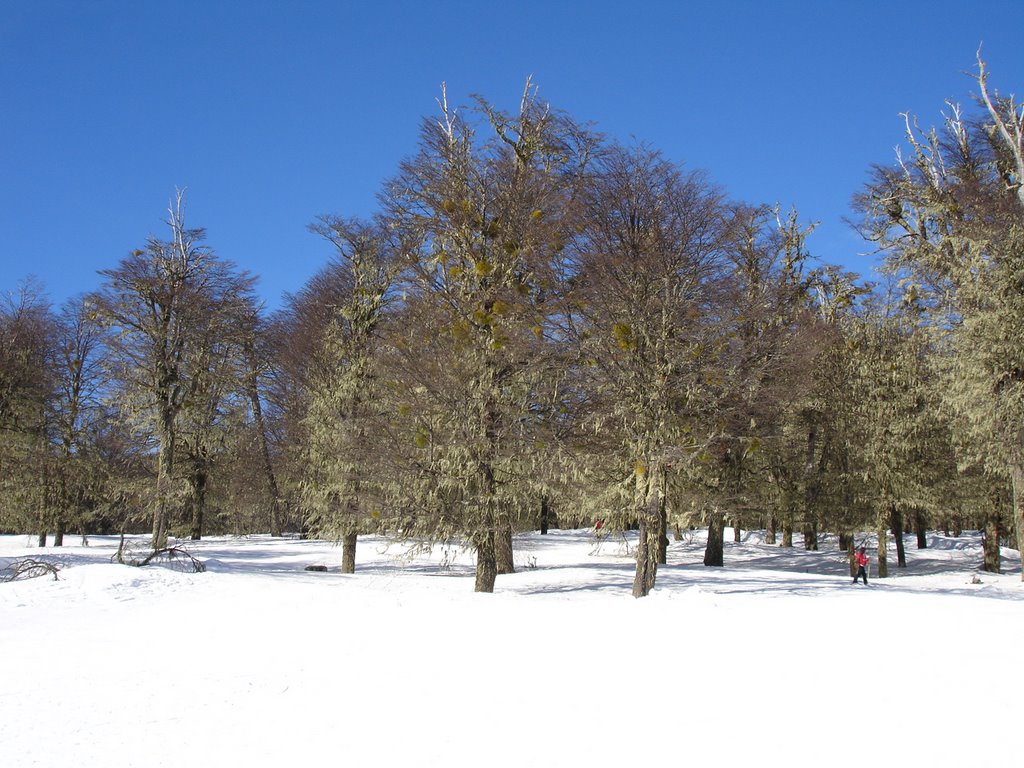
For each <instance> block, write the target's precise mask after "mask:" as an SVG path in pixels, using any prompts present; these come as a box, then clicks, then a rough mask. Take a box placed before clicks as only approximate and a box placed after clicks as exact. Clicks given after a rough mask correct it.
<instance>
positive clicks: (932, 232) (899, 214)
mask: <svg viewBox="0 0 1024 768" xmlns="http://www.w3.org/2000/svg"><path fill="white" fill-rule="evenodd" d="M976 81H977V84H978V91H979V100H980V102H981V104H982V105H983V108H984V109H983V112H982V114H981V115H979V116H978V117H977V118H974V119H971V118H968V117H967V116H966V115H965V114H964V112H963V110H962V109H961V108H960V107H959V106H958V105H956V104H952V103H950V104H949V112H948V113H947V114H946V115H945V121H944V124H943V126H942V128H941V129H939V130H936V129H932V130H929V131H922V130H921V129H919V128H918V126H917V123H916V121H914V120H912V119H911V118H910V116H907V117H906V132H905V137H906V141H907V145H908V146H909V150H910V151H909V154H908V156H906V157H904V156H902V155H901V156H899V157H898V162H897V164H896V165H895V166H894V167H886V168H878V169H876V172H875V178H874V180H873V181H872V182H871V183H870V184H869V185H868V187H867V189H866V190H865V192H864V193H863V195H862V196H861V197H860V199H859V204H860V207H861V210H862V211H863V212H864V224H865V231H866V234H867V235H868V236H869V237H870V238H872V239H874V240H875V241H876V242H878V243H879V244H880V246H881V247H882V248H883V249H884V250H885V252H886V253H887V255H888V256H887V257H888V258H889V259H890V261H891V262H892V263H893V264H894V265H895V266H897V267H899V268H902V269H905V270H906V271H907V272H908V273H909V274H910V275H912V276H913V277H914V280H909V281H906V283H905V289H906V291H907V293H908V294H915V295H917V296H920V297H921V301H922V304H923V305H924V306H925V307H926V308H927V310H928V312H929V313H930V316H931V318H932V325H933V327H934V328H935V329H936V331H937V332H940V333H941V335H942V343H943V344H945V345H948V348H949V350H950V352H951V353H950V354H949V355H945V356H944V357H943V359H946V360H948V361H949V368H948V371H947V375H948V378H947V386H946V387H945V394H946V402H947V404H948V406H949V407H950V409H951V412H952V413H953V415H954V418H955V430H954V431H955V433H956V434H958V435H960V436H961V437H962V439H961V440H960V444H959V446H958V447H959V461H960V463H961V465H962V466H963V467H965V468H968V467H972V466H973V467H977V468H979V469H981V470H983V471H984V472H986V473H987V474H989V476H990V477H991V478H992V482H993V485H994V486H998V484H1000V483H1007V482H1008V483H1009V484H1010V485H1011V486H1012V489H1013V507H1014V515H1013V517H1014V524H1015V528H1016V531H1017V543H1018V546H1019V547H1021V548H1024V374H1022V371H1024V348H1022V347H1021V345H1020V344H1019V343H1018V341H1019V339H1020V338H1021V337H1022V335H1024V293H1022V292H1021V290H1020V286H1021V284H1022V282H1024V109H1021V107H1019V106H1018V105H1017V103H1016V101H1015V100H1014V98H1013V97H1012V96H1010V97H1001V96H999V95H998V94H997V93H994V92H992V91H990V88H989V85H988V72H987V69H986V66H985V63H984V61H982V59H981V57H980V54H979V58H978V74H977V75H976ZM1022 580H1024V572H1022Z"/></svg>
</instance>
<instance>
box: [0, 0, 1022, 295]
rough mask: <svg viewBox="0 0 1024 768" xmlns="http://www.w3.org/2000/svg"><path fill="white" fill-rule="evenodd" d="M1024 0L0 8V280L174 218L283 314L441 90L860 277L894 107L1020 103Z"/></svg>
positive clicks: (142, 0) (926, 114)
mask: <svg viewBox="0 0 1024 768" xmlns="http://www.w3.org/2000/svg"><path fill="white" fill-rule="evenodd" d="M1022 29H1024V2H1021V1H1020V0H1013V1H1010V0H1005V1H1004V0H988V1H987V2H984V3H972V2H963V0H958V1H957V2H951V1H949V0H931V1H930V2H897V1H895V0H893V1H892V2H882V1H881V0H861V1H860V2H829V1H828V0H820V1H819V2H809V1H808V2H797V1H796V0H790V1H788V2H787V1H786V0H776V1H775V2H753V1H752V0H743V1H738V0H736V1H730V0H720V1H719V2H669V1H668V0H664V1H660V2H655V1H649V2H643V1H642V0H637V1H636V2H633V3H627V2H621V0H619V1H618V2H614V1H607V0H594V1H593V2H582V1H581V2H568V1H566V0H537V1H534V0H528V1H526V2H515V1H514V0H506V1H505V2H489V1H488V0H475V2H474V1H470V0H466V1H462V0H452V1H450V2H449V1H445V0H438V1H437V2H429V1H428V0H410V1H409V2H397V1H395V0H360V1H359V2H342V1H338V2H327V1H326V0H325V1H319V0H287V1H282V2H270V1H269V0H245V1H243V0H233V1H229V0H173V2H168V1H165V0H160V1H159V2H157V1H155V0H78V1H72V0H0V97H2V98H0V270H2V271H0V275H2V277H0V291H7V290H11V289H14V288H16V287H17V285H18V283H19V281H20V280H22V279H23V278H24V277H25V276H27V275H29V274H34V275H36V276H38V278H40V279H41V280H42V282H43V283H44V285H45V287H46V288H47V290H48V292H49V294H50V297H51V298H52V299H53V300H54V301H56V302H59V301H62V300H63V299H64V298H66V297H67V296H69V295H72V294H75V293H77V292H81V291H86V290H91V289H93V288H95V287H96V286H98V285H99V282H100V278H99V276H98V275H97V274H96V270H98V269H104V268H110V267H114V266H116V264H117V263H118V261H119V260H120V259H121V258H122V257H123V256H125V255H126V254H127V253H128V252H129V251H131V250H132V249H134V248H137V247H140V246H141V245H142V244H144V243H145V240H146V237H147V236H148V235H150V234H157V235H161V236H162V235H163V234H164V226H163V224H162V220H163V218H164V217H165V213H166V208H167V204H168V201H169V200H170V198H171V197H172V195H173V194H174V190H175V187H186V188H187V190H188V192H187V194H188V204H189V208H188V212H189V213H188V216H189V223H190V224H191V225H193V226H202V227H205V228H206V229H207V232H208V244H209V245H210V246H212V247H213V248H214V249H215V250H216V251H217V252H218V253H219V254H220V255H221V256H223V257H225V258H228V259H231V260H232V261H234V262H236V263H237V264H238V265H240V266H241V267H243V268H245V269H248V270H249V271H251V272H253V273H255V274H257V275H259V276H260V284H259V290H260V293H261V295H262V296H263V297H264V298H265V299H266V300H267V303H268V305H269V306H270V307H272V308H273V307H276V306H278V305H279V303H280V297H281V294H282V292H284V291H289V292H294V291H296V290H298V289H299V288H300V287H301V286H302V284H303V283H304V282H305V281H306V279H308V278H309V276H310V275H312V274H313V273H314V272H315V271H316V270H317V269H319V268H320V267H321V266H322V265H323V264H324V263H325V262H326V261H327V259H328V258H329V257H330V253H331V251H330V248H329V246H328V245H327V244H326V243H324V242H322V241H320V240H319V239H318V238H317V237H316V236H314V235H312V234H310V233H308V232H307V230H306V226H307V225H308V224H309V223H310V222H311V221H313V220H314V219H315V217H316V216H317V215H319V214H323V213H333V214H341V215H367V214H370V213H372V212H373V210H374V207H375V195H376V193H377V190H378V189H379V187H380V184H381V182H382V181H383V180H384V179H385V178H386V177H388V176H390V175H391V174H392V173H393V172H394V171H395V169H396V167H397V163H398V162H399V160H400V159H401V158H403V157H405V156H407V155H410V154H412V153H413V151H414V150H415V146H416V140H417V132H418V130H419V125H420V121H421V118H422V117H423V116H424V115H427V114H430V113H431V112H432V111H433V110H434V108H435V104H434V99H435V97H436V96H437V95H438V93H439V86H440V83H441V82H442V81H446V82H447V83H448V90H449V99H450V100H451V101H455V102H457V103H465V102H467V101H468V94H470V93H480V94H483V95H484V96H486V97H488V98H489V99H490V100H491V101H493V102H495V103H497V104H498V105H499V106H502V107H506V108H513V107H514V106H515V105H516V104H517V100H518V97H519V94H520V93H521V90H522V86H523V82H524V80H525V78H526V76H527V75H533V77H534V81H535V82H536V84H537V85H538V86H539V87H540V94H541V96H542V97H543V98H544V99H546V100H547V101H549V102H550V103H551V104H552V105H553V106H554V107H557V108H560V109H564V110H566V111H568V112H569V113H570V114H572V115H573V116H574V117H575V118H576V119H578V120H580V121H593V122H594V123H595V125H596V127H597V128H598V129H599V130H602V131H604V132H606V133H608V134H610V135H612V136H614V137H617V138H620V139H622V140H624V141H629V140H631V138H634V137H635V138H636V139H637V140H640V141H644V142H647V143H649V144H650V145H652V146H654V147H657V148H659V149H661V150H662V151H663V152H664V153H665V154H666V155H667V156H668V157H670V158H672V159H674V160H678V161H681V162H684V163H685V164H686V165H687V166H689V167H694V168H704V169H706V170H707V171H708V172H709V173H710V175H711V177H712V179H713V180H714V181H716V182H717V183H718V184H720V185H721V186H723V187H724V188H725V189H726V190H727V192H728V193H729V194H730V195H731V196H732V197H734V198H736V199H741V200H746V201H748V202H766V203H775V202H779V203H781V204H782V205H783V206H787V207H788V206H790V205H794V204H795V205H796V206H797V207H798V208H799V210H800V212H801V215H802V216H803V217H804V218H805V219H807V220H820V221H821V222H822V223H821V226H820V228H819V230H818V232H817V233H816V234H815V236H814V237H812V239H811V241H810V247H811V250H812V251H813V252H815V254H816V255H818V256H820V257H821V258H822V259H824V260H827V261H834V262H839V263H842V264H844V265H846V266H847V267H849V268H850V269H853V270H856V271H859V272H862V273H867V272H869V271H870V269H871V265H872V262H871V260H870V259H868V258H866V257H863V256H860V255H859V254H860V253H862V252H863V251H864V250H865V245H864V244H863V243H861V242H859V241H858V239H857V237H856V236H855V234H854V233H852V231H850V230H849V229H848V228H847V227H846V226H845V225H844V224H842V222H841V219H842V217H843V216H845V215H848V214H849V210H848V203H849V200H850V197H851V195H852V194H853V193H854V192H856V191H857V190H858V188H860V187H861V186H862V184H863V183H864V181H865V179H866V177H867V172H868V169H869V167H870V165H871V164H872V163H888V162H890V161H891V160H892V158H893V156H894V155H893V148H894V147H895V145H896V144H897V143H899V141H900V138H901V129H902V124H901V120H900V118H899V117H898V113H900V112H901V111H905V110H909V111H912V112H915V113H917V114H919V115H920V116H921V119H922V122H923V123H925V124H932V123H934V122H936V121H937V120H939V118H940V115H939V112H940V110H941V109H942V108H943V102H944V100H945V99H947V98H953V99H956V100H960V101H964V102H967V101H968V100H969V99H970V93H971V90H972V85H973V84H972V81H971V80H970V79H969V78H968V77H967V76H965V75H964V74H963V73H964V72H966V71H968V70H971V69H972V68H973V66H974V56H975V51H976V49H977V47H978V45H979V43H981V42H984V55H985V58H986V60H987V62H988V64H989V67H990V69H991V72H992V82H993V84H994V85H996V86H997V87H998V88H999V89H1000V90H1001V91H1005V92H1011V91H1013V92H1016V93H1017V94H1018V95H1019V96H1021V97H1024V78H1022V76H1024V46H1022V45H1021V30H1022Z"/></svg>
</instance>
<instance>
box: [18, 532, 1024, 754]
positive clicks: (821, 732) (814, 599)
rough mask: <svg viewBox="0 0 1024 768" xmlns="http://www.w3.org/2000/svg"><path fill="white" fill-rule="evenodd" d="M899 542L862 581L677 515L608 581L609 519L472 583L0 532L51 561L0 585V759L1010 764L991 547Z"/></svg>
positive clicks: (999, 590) (382, 558)
mask: <svg viewBox="0 0 1024 768" xmlns="http://www.w3.org/2000/svg"><path fill="white" fill-rule="evenodd" d="M728 535H729V534H728V532H727V536H728ZM907 541H908V550H907V551H908V557H909V567H908V568H907V569H905V570H900V571H899V572H896V571H897V569H895V568H892V571H893V572H895V575H894V576H893V577H891V578H889V579H886V580H878V579H874V578H872V580H871V584H870V586H868V587H866V588H865V587H864V586H862V585H858V586H853V585H852V584H851V583H850V577H849V576H848V575H847V573H848V572H847V566H846V560H845V556H844V555H843V554H842V553H839V552H837V551H836V550H835V545H834V543H828V542H827V543H826V548H825V549H824V550H822V551H820V552H806V551H804V550H802V549H794V550H783V549H781V548H779V547H774V546H766V545H764V544H763V543H761V540H760V537H759V535H758V534H757V533H756V532H755V533H752V534H746V535H745V541H743V542H742V543H739V544H734V543H732V542H731V541H730V542H728V543H727V545H726V546H727V549H726V567H725V568H721V569H712V568H705V567H703V565H701V561H702V558H703V546H704V539H703V535H702V534H701V533H700V532H694V533H693V534H692V535H690V537H689V538H688V539H687V540H685V541H682V542H674V543H673V544H672V546H671V549H670V553H669V564H668V565H667V566H665V567H663V568H662V569H661V570H659V573H658V584H657V586H656V588H655V591H654V593H652V595H651V596H650V597H648V598H645V599H643V600H634V599H633V598H632V597H630V589H631V586H632V576H633V562H632V560H631V558H630V554H631V547H632V540H631V539H629V538H623V537H618V536H610V537H609V538H607V539H605V540H603V541H601V542H599V543H597V542H595V540H594V539H593V537H592V535H591V534H590V533H589V532H583V531H554V532H552V533H551V534H549V535H547V536H540V535H538V534H527V535H523V536H520V537H518V539H517V542H516V557H517V567H518V572H517V573H516V574H513V575H508V576H499V577H498V584H497V588H496V592H495V594H493V595H478V594H474V593H473V568H472V558H471V557H470V556H469V555H468V554H466V553H462V552H460V551H458V550H455V549H444V548H441V547H438V548H435V550H434V551H433V552H432V553H430V554H429V555H420V556H416V557H411V556H405V555H404V554H403V553H404V551H405V548H404V547H402V546H400V545H397V544H390V545H389V544H388V542H387V541H385V540H383V539H381V538H376V537H366V538H362V539H360V544H359V552H358V569H359V570H358V572H357V573H356V574H355V575H344V574H341V573H339V572H338V568H337V565H338V563H339V561H340V554H341V553H340V549H339V548H337V547H335V546H333V545H331V544H328V543H324V542H316V541H299V540H296V539H288V538H282V539H271V538H267V537H250V538H212V539H208V540H205V541H202V542H197V543H195V544H192V543H188V547H189V549H190V550H191V551H192V553H193V554H194V555H195V556H196V557H198V558H199V559H201V560H203V561H205V563H206V564H207V566H208V571H207V572H206V573H198V574H196V573H181V572H177V571H174V570H171V569H168V568H163V567H147V568H130V567H127V566H122V565H113V564H110V562H109V560H110V556H111V554H112V553H113V552H114V549H115V548H116V544H117V542H116V539H114V538H103V537H94V538H91V539H90V541H89V545H88V546H81V545H80V543H79V542H78V539H77V538H72V539H70V540H67V542H68V544H70V546H65V547H63V548H62V549H59V550H56V549H52V548H47V549H45V550H41V549H38V548H36V547H33V546H31V543H32V541H31V539H28V538H27V537H24V536H17V537H14V536H5V537H0V567H3V566H4V565H6V564H7V563H8V562H10V561H11V560H12V559H14V558H19V557H35V558H45V559H48V560H51V561H55V562H59V563H60V564H61V565H62V570H61V571H60V574H59V576H60V578H59V580H56V581H55V580H54V579H53V578H52V577H43V578H37V579H32V580H27V581H17V582H11V583H4V584H0V680H2V684H0V766H4V767H5V768H6V767H7V766H10V767H11V768H22V767H28V766H47V767H53V768H93V767H99V766H102V767H103V768H111V767H114V768H116V767H118V766H176V767H177V766H215V767H217V768H220V767H227V768H234V767H235V766H261V767H262V766H267V767H272V768H291V767H292V766H302V767H304V768H305V767H306V766H310V767H312V766H326V765H332V766H337V765H342V766H345V765H355V766H364V767H365V766H452V767H461V766H474V768H476V767H478V766H481V767H482V766H498V767H499V768H505V767H506V766H508V767H511V766H525V767H542V768H543V767H545V766H559V768H567V767H570V766H632V765H664V766H685V765H691V764H698V765H699V764H702V763H704V764H711V765H719V766H723V765H724V766H748V765H755V764H756V765H770V766H775V765H778V766H820V765H829V766H863V765H883V766H884V765H903V766H916V765H924V766H929V767H931V766H1013V765H1020V760H1021V756H1020V755H1019V754H1017V753H1015V752H1014V751H1013V745H1014V744H1015V743H1016V739H1015V738H1014V734H1015V733H1016V732H1017V730H1016V729H1017V728H1019V727H1020V724H1021V722H1022V718H1024V699H1022V697H1021V692H1022V691H1024V668H1022V664H1021V661H1020V658H1021V654H1020V643H1021V641H1022V639H1024V585H1022V584H1021V581H1020V557H1019V555H1018V553H1016V552H1014V551H1008V550H1004V569H1005V571H1006V573H1005V574H1004V575H1001V576H994V575H989V574H981V573H978V571H977V567H978V565H979V564H980V562H981V552H980V544H979V540H978V537H977V536H976V535H965V536H964V537H962V538H957V539H951V538H945V537H942V536H935V537H932V540H931V547H930V548H929V549H926V550H920V551H919V550H917V549H916V548H914V544H913V539H912V537H908V539H907ZM871 554H872V576H873V575H874V564H875V559H874V553H873V552H872V553H871ZM890 561H891V562H892V563H893V564H894V562H895V552H894V551H890ZM309 564H325V565H328V566H329V567H330V569H329V571H328V572H327V573H316V572H308V571H305V570H303V569H304V566H306V565H309ZM975 575H977V576H978V578H980V581H981V583H980V584H977V583H972V577H974V576H975Z"/></svg>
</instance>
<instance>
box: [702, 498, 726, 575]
mask: <svg viewBox="0 0 1024 768" xmlns="http://www.w3.org/2000/svg"><path fill="white" fill-rule="evenodd" d="M704 565H708V566H715V567H719V568H721V567H722V566H724V565H725V525H724V521H723V520H722V515H721V513H720V512H717V511H716V512H710V513H709V514H708V543H707V546H706V547H705V548H704Z"/></svg>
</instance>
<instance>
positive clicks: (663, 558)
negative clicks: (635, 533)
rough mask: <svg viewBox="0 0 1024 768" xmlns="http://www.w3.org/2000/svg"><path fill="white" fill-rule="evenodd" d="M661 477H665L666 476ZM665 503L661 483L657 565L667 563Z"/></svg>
mask: <svg viewBox="0 0 1024 768" xmlns="http://www.w3.org/2000/svg"><path fill="white" fill-rule="evenodd" d="M663 477H667V475H664V476H663ZM665 501H666V493H665V483H664V482H663V483H662V487H661V500H660V501H659V502H658V521H659V524H658V531H659V534H658V565H666V564H667V563H668V505H667V504H666V503H665Z"/></svg>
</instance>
